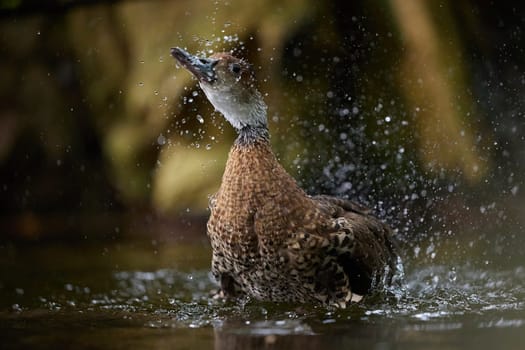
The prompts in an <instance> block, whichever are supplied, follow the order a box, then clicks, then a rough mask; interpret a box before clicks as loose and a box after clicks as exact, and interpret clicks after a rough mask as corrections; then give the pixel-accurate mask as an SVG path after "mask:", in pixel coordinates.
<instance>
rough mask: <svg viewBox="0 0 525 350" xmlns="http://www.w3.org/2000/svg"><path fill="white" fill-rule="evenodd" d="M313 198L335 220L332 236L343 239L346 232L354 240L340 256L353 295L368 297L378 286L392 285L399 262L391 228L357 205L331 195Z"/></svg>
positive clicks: (328, 230)
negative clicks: (342, 234)
mask: <svg viewBox="0 0 525 350" xmlns="http://www.w3.org/2000/svg"><path fill="white" fill-rule="evenodd" d="M311 198H312V199H313V200H314V201H315V202H316V203H317V205H318V206H319V208H321V210H323V211H325V212H328V213H329V214H330V216H331V217H332V218H333V220H334V223H335V224H334V225H332V227H331V228H330V225H328V226H327V232H326V235H327V236H328V237H341V232H343V233H344V232H346V233H348V234H347V235H346V237H349V238H350V239H352V238H353V242H350V243H349V244H347V247H348V249H346V250H340V251H339V254H338V255H337V261H338V263H339V264H340V265H341V266H342V267H343V270H344V272H345V274H346V275H347V277H348V280H349V283H350V286H351V289H352V292H353V293H357V294H361V295H364V294H366V293H368V292H369V291H370V290H371V289H373V287H375V286H378V285H380V284H382V283H385V284H389V283H390V281H391V279H392V275H393V273H394V272H395V267H396V263H397V254H396V251H395V250H396V249H395V243H394V240H393V237H392V230H391V229H390V227H389V226H388V225H386V224H385V223H383V222H382V221H380V220H379V219H378V218H376V217H375V216H373V215H372V214H371V213H370V210H369V209H368V208H366V207H364V206H362V205H360V204H358V203H356V202H353V201H350V200H345V199H341V198H336V197H330V196H315V197H311ZM330 231H331V232H330Z"/></svg>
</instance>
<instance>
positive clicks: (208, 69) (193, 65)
mask: <svg viewBox="0 0 525 350" xmlns="http://www.w3.org/2000/svg"><path fill="white" fill-rule="evenodd" d="M171 55H172V56H173V57H174V58H175V59H176V60H177V62H179V64H180V65H181V66H183V67H184V68H186V69H187V70H189V71H190V72H191V73H192V74H193V75H194V76H195V77H196V78H197V79H198V80H199V81H205V82H208V83H213V82H214V81H215V79H216V77H215V71H214V70H213V67H214V66H215V65H216V64H217V61H216V60H213V59H210V58H200V57H197V56H193V55H191V54H189V53H188V52H186V51H185V50H183V49H181V48H179V47H173V48H171Z"/></svg>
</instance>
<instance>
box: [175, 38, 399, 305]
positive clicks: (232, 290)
mask: <svg viewBox="0 0 525 350" xmlns="http://www.w3.org/2000/svg"><path fill="white" fill-rule="evenodd" d="M171 55H172V56H173V58H175V60H176V62H177V63H178V64H179V66H182V67H183V68H185V69H186V70H188V71H189V72H190V73H191V74H192V75H193V76H194V77H195V78H196V79H197V81H198V84H199V85H200V88H201V89H202V91H203V92H204V94H205V95H206V97H207V99H208V100H209V102H210V103H211V104H212V105H213V106H214V108H215V110H216V111H218V112H220V113H221V114H222V115H223V116H224V118H225V119H226V120H227V121H228V122H229V123H230V124H231V125H232V127H233V128H234V129H235V130H236V131H237V138H236V139H235V141H234V143H233V145H232V147H231V149H230V152H229V155H228V160H227V162H226V166H225V170H224V174H223V176H222V182H221V185H220V188H219V189H218V191H217V192H216V193H215V194H214V195H212V196H211V197H210V200H209V210H210V216H209V219H208V222H207V226H206V229H207V235H208V237H209V240H210V243H211V248H212V257H211V272H212V275H213V277H214V278H215V279H216V281H217V282H218V284H219V285H220V295H221V296H224V297H226V298H237V297H241V296H247V297H248V298H253V299H255V300H260V301H267V302H290V303H306V304H314V305H317V304H319V305H334V306H336V307H339V308H345V307H347V305H349V304H350V303H353V302H360V301H361V300H362V299H363V297H364V296H366V295H368V294H370V293H372V292H373V291H375V290H378V289H380V288H382V287H381V286H385V285H388V284H389V283H390V282H391V280H392V275H393V272H394V271H395V269H396V263H397V259H398V254H397V252H396V249H395V243H394V239H393V230H392V229H391V227H390V226H388V225H387V224H386V223H384V222H383V221H381V220H380V219H378V218H377V217H376V216H374V215H373V214H372V213H371V210H370V209H368V208H367V207H365V206H363V205H361V204H359V203H357V202H354V201H351V200H348V199H343V198H338V197H333V196H329V195H309V194H307V193H306V192H305V191H304V190H303V189H302V188H301V187H300V186H299V185H298V183H297V181H296V180H295V179H294V178H293V177H292V176H291V175H290V174H289V173H288V172H287V171H286V170H285V168H284V167H283V166H282V165H281V164H280V163H279V161H278V159H277V157H276V156H275V154H274V153H273V151H272V148H271V144H270V134H269V129H268V121H267V106H266V104H265V102H264V99H263V96H262V94H261V93H260V92H259V90H258V87H257V81H256V77H255V72H254V69H253V66H252V65H251V64H249V63H248V62H247V61H245V60H243V59H240V58H237V57H235V56H233V55H232V54H230V53H227V52H220V53H214V54H212V55H210V56H209V57H198V56H196V55H192V54H190V53H188V52H187V51H185V50H184V49H182V48H179V47H175V48H172V49H171ZM383 288H384V287H383Z"/></svg>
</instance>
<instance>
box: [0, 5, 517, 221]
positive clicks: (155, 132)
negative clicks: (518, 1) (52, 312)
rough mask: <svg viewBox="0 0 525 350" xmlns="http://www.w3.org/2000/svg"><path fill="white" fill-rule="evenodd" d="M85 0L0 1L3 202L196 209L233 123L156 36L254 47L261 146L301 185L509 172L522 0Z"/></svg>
mask: <svg viewBox="0 0 525 350" xmlns="http://www.w3.org/2000/svg"><path fill="white" fill-rule="evenodd" d="M87 3H89V2H86V1H51V2H46V3H41V2H34V1H0V15H1V17H0V50H1V51H2V55H1V56H0V76H1V77H2V79H0V186H1V187H0V193H2V195H1V199H0V209H1V210H2V212H3V213H4V214H5V215H16V214H20V213H26V212H37V213H46V212H71V211H82V212H100V211H120V210H122V209H125V208H127V209H131V208H150V207H152V208H154V209H155V210H160V211H168V212H183V213H184V212H186V210H187V209H194V210H196V211H197V212H203V211H204V209H205V207H206V203H207V196H208V195H209V194H211V193H213V192H215V190H216V189H217V188H218V186H219V183H220V178H221V174H222V170H223V167H224V161H225V159H226V156H227V150H228V148H229V145H230V144H231V142H232V140H233V138H234V137H235V135H234V132H233V131H232V129H231V128H230V127H229V126H228V125H226V124H225V122H224V121H223V120H222V118H221V116H220V115H218V114H217V113H214V112H213V111H212V108H211V107H210V105H209V104H208V103H207V101H206V100H205V97H204V96H203V94H202V93H201V92H200V90H199V89H198V87H197V86H196V84H195V81H194V80H192V78H191V77H190V75H189V74H188V73H187V72H186V71H184V70H182V69H176V65H175V63H174V61H173V60H172V59H171V57H170V56H169V48H170V47H172V46H182V47H185V48H187V49H188V50H189V51H191V52H197V53H200V54H208V53H209V52H212V51H222V50H233V51H234V52H235V53H236V54H238V55H240V56H242V57H245V58H247V59H248V60H249V61H251V62H252V63H254V64H255V67H256V68H257V71H258V76H259V80H260V87H261V91H262V92H263V93H265V94H266V95H267V96H266V100H267V103H268V105H269V108H270V109H269V120H270V128H271V132H272V135H273V136H272V143H273V144H274V148H275V150H276V152H277V154H278V156H279V157H280V159H281V160H282V161H283V163H284V164H285V166H286V167H287V168H288V169H289V170H290V171H291V172H292V173H294V175H295V176H296V177H298V179H299V181H300V182H301V183H302V184H303V185H304V186H305V187H306V188H307V189H308V190H309V191H310V192H314V193H317V192H330V193H334V194H338V195H343V196H350V197H360V198H361V200H364V201H365V202H370V203H372V202H373V201H378V200H383V201H384V200H385V198H391V200H390V202H388V201H387V202H386V204H385V205H384V207H390V206H391V205H394V204H399V203H400V202H402V201H405V202H407V201H415V202H416V203H419V205H421V206H422V207H425V205H426V206H428V199H425V197H426V196H427V194H431V193H432V195H433V197H439V195H440V193H449V192H452V191H453V190H454V189H455V188H456V187H457V186H459V184H461V183H464V184H465V185H466V186H467V188H470V189H471V190H474V191H475V190H476V188H478V187H477V186H481V185H483V184H485V185H486V183H487V182H490V183H495V186H494V188H495V189H501V188H504V191H507V193H509V191H511V190H512V191H513V189H515V188H516V186H519V185H520V184H521V183H520V182H518V181H517V180H514V178H512V179H510V178H509V177H508V176H507V175H506V174H520V173H521V174H522V171H523V169H521V168H520V166H519V164H518V162H517V161H516V159H518V158H519V157H521V158H520V159H523V153H520V152H521V151H520V150H521V149H522V147H523V142H521V141H520V140H519V138H517V137H515V136H516V135H520V131H523V121H519V122H516V118H517V117H518V116H519V117H521V119H523V115H522V114H520V113H521V112H519V108H520V107H522V106H521V102H520V101H519V99H517V98H515V99H512V100H511V101H510V102H509V101H506V100H505V99H508V98H511V97H510V96H511V95H513V94H515V93H516V92H522V91H523V84H522V83H521V85H520V81H523V72H524V68H525V67H523V63H521V61H520V59H519V57H520V55H522V54H523V52H522V51H523V46H522V45H521V44H522V43H523V29H522V28H523V27H522V26H523V18H522V16H521V15H520V14H521V13H522V12H523V11H522V10H523V5H514V6H515V7H514V8H508V7H506V5H503V4H478V3H477V2H474V1H466V2H454V1H441V2H422V1H417V0H388V1H381V2H377V3H370V2H366V1H357V2H347V1H332V2H319V1H311V0H288V1H277V0H275V1H252V2H249V3H246V2H243V1H240V0H231V1H228V2H222V1H211V0H192V1H189V0H183V1H117V2H113V1H98V2H95V3H96V4H95V5H92V4H91V5H89V6H88V5H87ZM500 83H501V84H503V85H504V87H503V88H500V85H499V84H500ZM512 84H516V85H518V87H517V89H518V90H515V89H514V88H512V87H511V85H512ZM507 86H509V88H508V90H505V87H507ZM502 100H503V101H502ZM511 109H512V111H511ZM509 113H510V114H512V113H514V114H512V116H508V114H509ZM501 125H505V126H501ZM505 133H507V134H505ZM509 135H510V136H509ZM507 136H508V137H507ZM509 139H511V140H509ZM513 159H514V160H513ZM499 175H504V176H505V180H502V181H501V183H500V185H501V186H502V187H498V186H496V183H498V180H494V178H498V176H499ZM487 179H489V180H487ZM417 200H419V202H417ZM425 203H427V204H425ZM387 211H388V210H387ZM395 211H397V212H399V208H397V209H396V210H395ZM387 214H388V213H387ZM399 215H404V214H403V213H402V211H401V213H400V214H399Z"/></svg>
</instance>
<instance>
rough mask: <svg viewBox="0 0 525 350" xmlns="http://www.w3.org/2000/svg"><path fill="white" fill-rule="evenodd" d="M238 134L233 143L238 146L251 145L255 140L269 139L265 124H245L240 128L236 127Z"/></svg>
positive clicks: (264, 140)
mask: <svg viewBox="0 0 525 350" xmlns="http://www.w3.org/2000/svg"><path fill="white" fill-rule="evenodd" d="M237 132H238V133H239V136H237V139H236V140H235V144H236V145H239V146H243V145H251V144H254V143H256V142H260V141H263V142H267V143H269V141H270V133H269V132H268V127H267V126H266V125H257V126H253V125H246V126H243V127H242V128H240V129H237Z"/></svg>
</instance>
